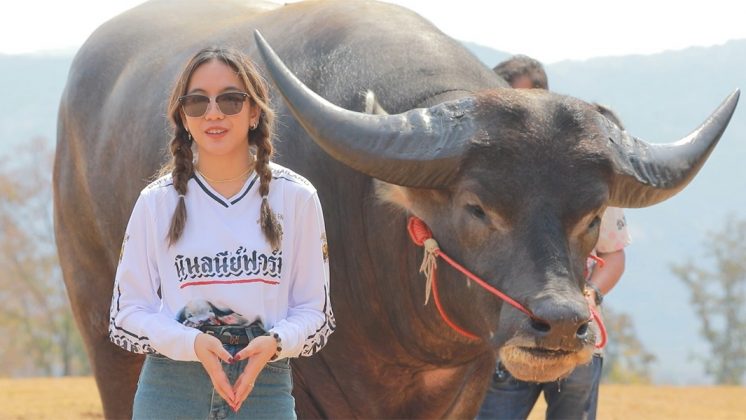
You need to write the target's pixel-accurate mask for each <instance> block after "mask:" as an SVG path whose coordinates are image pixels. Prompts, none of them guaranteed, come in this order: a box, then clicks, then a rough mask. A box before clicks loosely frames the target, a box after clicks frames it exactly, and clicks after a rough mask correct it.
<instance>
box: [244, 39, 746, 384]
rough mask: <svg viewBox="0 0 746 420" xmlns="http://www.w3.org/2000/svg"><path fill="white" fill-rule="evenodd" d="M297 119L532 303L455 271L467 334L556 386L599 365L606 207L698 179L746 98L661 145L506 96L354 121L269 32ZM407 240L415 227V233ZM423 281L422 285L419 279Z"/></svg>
mask: <svg viewBox="0 0 746 420" xmlns="http://www.w3.org/2000/svg"><path fill="white" fill-rule="evenodd" d="M257 42H258V44H259V50H260V52H261V53H262V55H263V57H264V59H265V61H266V64H267V68H268V69H269V72H270V74H271V76H272V78H273V79H274V81H275V83H276V85H277V87H278V88H279V91H280V93H281V94H282V95H283V97H284V98H285V100H286V102H287V104H288V106H289V108H290V109H291V111H292V112H293V114H294V115H295V117H296V118H297V119H298V121H299V122H300V124H301V125H302V126H303V127H304V128H305V129H306V131H307V132H308V133H309V135H310V136H311V137H312V138H313V139H314V140H315V141H316V142H317V143H318V144H319V145H320V146H321V147H322V148H323V149H324V150H326V152H327V153H329V154H330V155H331V156H332V157H333V158H335V159H337V160H339V161H341V162H343V163H345V164H347V165H348V166H350V167H352V168H354V169H356V170H358V171H360V172H363V173H365V174H367V175H369V176H370V177H372V178H375V179H376V180H377V181H375V182H376V190H377V193H378V196H379V197H380V198H382V199H384V200H386V201H389V202H391V203H394V204H396V205H397V206H399V207H401V208H402V209H404V210H406V211H407V212H409V213H411V214H414V215H416V216H418V217H419V218H421V219H422V220H424V221H425V222H426V223H427V224H428V225H429V227H430V228H431V229H432V231H433V233H434V236H435V238H436V239H437V240H438V242H439V243H440V246H441V248H442V249H443V251H444V252H446V253H447V254H449V255H450V256H451V257H452V258H454V259H456V260H457V261H459V262H460V263H461V264H462V265H464V266H466V267H467V268H468V269H470V270H471V271H472V272H474V273H476V274H477V275H479V276H480V277H481V278H482V279H484V280H486V281H487V282H488V283H490V284H491V285H493V286H494V287H497V288H498V289H500V290H502V291H503V292H505V293H507V294H508V295H509V296H511V297H512V298H513V299H515V300H517V301H518V302H521V303H522V304H523V305H524V306H525V307H526V308H528V309H529V310H530V311H531V312H532V313H533V315H534V316H533V317H527V316H526V315H524V314H523V313H522V312H519V311H518V310H516V309H514V308H513V307H511V306H509V305H503V304H502V303H501V302H500V301H499V300H497V299H495V298H494V297H493V296H492V295H489V294H487V293H485V292H484V291H482V290H479V289H478V288H475V287H468V285H467V284H466V282H465V281H464V280H463V277H461V276H460V275H457V274H456V273H455V272H449V271H447V270H441V271H444V272H445V273H444V274H446V275H448V276H450V277H451V281H449V280H443V281H442V282H441V285H442V286H441V287H442V294H443V295H444V296H446V297H445V299H447V300H449V301H451V302H456V304H452V305H451V306H450V307H451V308H452V310H453V311H454V312H455V315H456V316H457V317H458V319H459V320H461V321H462V323H464V327H465V328H468V329H470V330H471V331H473V332H475V333H477V334H479V336H481V337H482V338H483V339H485V340H487V341H489V342H491V344H492V345H493V347H494V348H495V349H497V350H499V353H500V356H501V360H502V361H503V363H504V364H505V366H506V367H507V368H508V370H510V371H511V373H512V374H513V375H514V376H516V377H517V378H520V379H524V380H533V381H549V380H554V379H557V378H559V377H561V376H564V375H566V374H567V373H569V372H570V371H571V370H572V369H573V368H574V367H575V366H576V365H577V364H579V363H585V362H587V361H588V360H589V359H590V356H591V354H592V351H593V346H594V342H595V340H596V337H595V336H594V333H593V330H592V329H591V328H589V319H590V313H589V309H588V306H587V303H586V301H585V299H584V296H583V292H582V291H583V287H584V273H583V271H584V267H585V261H586V258H587V256H588V255H589V253H590V252H591V250H592V249H593V247H594V245H595V243H596V240H597V238H598V230H599V221H600V218H601V215H602V214H603V212H604V210H605V209H606V207H607V206H615V207H626V208H630V207H645V206H650V205H653V204H655V203H658V202H660V201H662V200H665V199H667V198H669V197H671V196H673V195H674V194H676V193H677V192H678V191H680V190H681V189H682V188H684V187H685V186H686V185H687V184H688V183H689V181H691V179H692V178H693V177H694V176H695V175H696V173H697V172H698V171H699V169H700V168H701V167H702V165H703V164H704V162H705V160H706V159H707V157H708V156H709V154H710V152H711V151H712V149H713V148H714V146H715V144H716V143H717V141H718V139H719V138H720V136H721V134H722V133H723V131H724V130H725V127H726V126H727V124H728V121H729V119H730V117H731V115H732V113H733V111H734V109H735V106H736V103H737V101H738V96H739V93H738V91H736V92H734V93H733V94H731V95H730V96H729V97H728V98H727V99H726V100H725V101H724V103H723V104H722V105H721V106H720V107H719V108H718V109H717V110H716V111H715V112H714V113H713V114H712V115H711V116H710V117H709V118H708V119H707V120H706V121H705V122H704V123H703V124H702V125H701V126H700V127H699V128H697V129H696V130H695V131H694V132H692V134H690V135H689V136H687V137H685V138H684V139H682V140H679V141H677V142H675V143H671V144H663V145H661V144H649V143H646V142H644V141H642V140H639V139H637V138H635V137H632V136H630V135H629V134H627V133H626V132H625V131H622V130H621V129H620V128H619V127H617V126H616V125H615V124H613V123H611V122H609V121H608V120H607V119H606V118H604V117H603V116H602V115H601V114H599V113H598V112H597V111H596V109H595V108H594V107H593V106H592V105H590V104H587V103H585V102H582V101H579V100H576V99H573V98H569V97H565V96H560V95H557V94H553V93H550V92H547V91H543V90H512V89H496V90H489V91H484V92H479V93H477V94H475V95H474V96H472V97H466V98H464V99H460V100H456V101H450V102H445V103H442V104H439V105H436V106H433V107H431V108H427V109H414V110H411V111H407V112H404V113H402V114H398V115H370V114H363V113H356V112H351V111H347V110H344V109H341V108H339V107H337V106H335V105H333V104H331V103H329V102H327V101H326V100H324V99H323V98H321V97H319V96H318V95H316V94H315V93H313V92H312V91H310V90H309V89H308V88H307V87H305V86H304V85H303V84H302V83H301V82H300V81H299V80H298V79H297V78H295V76H294V75H293V74H292V73H291V72H290V71H289V70H288V69H287V68H286V67H285V66H284V64H283V63H282V62H281V61H280V60H279V58H278V57H277V56H276V55H275V53H274V52H273V51H272V50H271V49H270V47H269V46H268V45H267V44H266V42H265V41H264V40H263V39H262V38H261V36H260V35H258V34H257ZM402 228H404V227H402ZM413 275H414V273H413Z"/></svg>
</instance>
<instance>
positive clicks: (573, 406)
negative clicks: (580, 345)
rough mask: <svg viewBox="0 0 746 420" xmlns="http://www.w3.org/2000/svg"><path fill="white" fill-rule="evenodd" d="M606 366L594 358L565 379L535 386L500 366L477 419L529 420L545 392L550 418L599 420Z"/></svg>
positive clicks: (599, 359) (547, 413)
mask: <svg viewBox="0 0 746 420" xmlns="http://www.w3.org/2000/svg"><path fill="white" fill-rule="evenodd" d="M602 367H603V359H602V358H601V356H599V355H594V356H593V359H592V360H591V363H590V364H587V365H581V366H578V367H577V368H575V370H574V371H573V372H572V373H571V374H570V376H568V377H567V378H565V379H562V380H560V381H555V382H545V383H535V382H523V381H519V380H518V379H515V378H513V376H511V375H510V373H508V371H507V370H505V368H504V367H502V365H501V364H500V363H498V365H497V369H496V371H495V375H494V376H493V378H492V382H491V384H490V388H489V389H488V390H487V395H486V396H485V397H484V401H483V402H482V407H481V408H480V409H479V414H478V415H477V418H478V419H501V420H515V419H525V418H527V417H528V415H529V413H531V409H533V407H534V404H535V403H536V400H537V399H538V398H539V394H541V393H542V391H543V392H544V399H545V400H546V402H547V412H546V418H547V419H572V420H580V419H584V420H585V419H587V420H595V418H596V407H597V405H598V385H599V383H600V382H601V368H602Z"/></svg>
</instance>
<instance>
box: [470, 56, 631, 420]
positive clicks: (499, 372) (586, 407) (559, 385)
mask: <svg viewBox="0 0 746 420" xmlns="http://www.w3.org/2000/svg"><path fill="white" fill-rule="evenodd" d="M494 70H495V72H496V73H497V74H498V75H500V76H501V77H503V78H504V79H505V80H506V81H508V83H510V84H511V87H513V88H516V89H520V88H533V89H547V88H548V83H547V79H546V73H545V71H544V68H543V66H542V65H541V63H540V62H538V61H536V60H534V59H532V58H530V57H526V56H522V55H517V56H514V57H512V58H510V59H508V60H506V61H504V62H502V63H500V64H499V65H497V66H496V67H495V69H494ZM594 106H595V107H596V110H597V111H598V112H599V113H600V114H602V115H603V116H604V117H606V118H607V119H608V120H609V121H611V122H612V123H614V124H616V125H617V126H619V128H621V129H624V127H623V126H622V123H621V121H620V120H619V118H618V117H617V115H616V114H615V113H614V112H613V111H612V110H611V109H609V108H607V107H605V106H603V105H599V104H594ZM600 223H601V226H600V228H599V237H598V241H597V242H596V246H595V248H594V250H593V254H595V255H596V256H597V257H598V258H600V259H602V260H603V261H604V263H603V265H601V264H599V263H596V261H595V260H594V259H591V258H589V260H588V261H589V264H588V273H589V275H588V277H587V279H586V297H587V299H588V301H589V305H592V306H594V307H595V308H596V309H597V311H598V312H600V308H599V307H600V305H601V302H602V301H603V297H604V296H605V295H606V294H607V293H609V292H610V291H611V290H612V289H613V288H614V286H615V285H616V284H617V283H618V282H619V279H620V278H621V276H622V274H623V273H624V265H625V253H624V248H625V247H626V246H627V245H629V243H630V242H631V240H630V236H629V233H628V231H627V222H626V219H625V217H624V211H623V210H622V209H620V208H616V207H608V208H607V209H606V211H605V212H604V214H603V216H602V218H601V220H600ZM596 332H598V331H596ZM602 368H603V353H602V350H601V349H597V350H596V352H595V354H594V355H593V358H592V360H591V362H590V363H589V364H587V365H582V366H578V367H577V368H576V369H575V370H574V371H573V372H572V373H571V374H570V375H569V376H568V377H566V378H563V379H561V380H558V381H554V382H546V383H535V382H526V381H521V380H518V379H515V378H513V377H512V376H511V375H510V373H509V372H508V371H507V370H506V369H505V367H504V366H503V365H502V364H501V363H500V361H499V360H498V361H497V367H496V369H495V374H494V375H493V378H492V381H491V383H490V387H489V389H488V390H487V394H486V396H485V398H484V401H483V402H482V406H481V407H480V411H479V414H478V415H477V418H478V419H525V418H527V417H528V415H529V414H530V413H531V410H532V409H533V407H534V404H536V400H537V399H538V398H539V395H540V394H541V393H543V394H544V399H545V401H546V403H547V411H546V418H547V419H589V420H593V419H595V418H596V411H597V406H598V390H599V384H600V382H601V371H602Z"/></svg>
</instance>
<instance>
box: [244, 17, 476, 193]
mask: <svg viewBox="0 0 746 420" xmlns="http://www.w3.org/2000/svg"><path fill="white" fill-rule="evenodd" d="M254 35H255V38H256V43H257V45H258V47H259V52H260V53H261V55H262V58H263V59H264V61H265V63H266V65H267V69H268V71H269V74H270V76H271V77H272V79H273V80H274V82H275V85H276V86H277V88H278V90H279V91H280V93H281V94H282V96H283V97H284V98H285V102H286V103H287V105H288V107H289V108H290V111H291V112H292V113H293V115H294V116H295V118H296V119H297V120H298V122H299V123H300V124H301V125H302V126H303V128H304V129H305V130H306V132H307V133H308V134H309V135H310V136H311V138H313V139H314V141H315V142H316V143H317V144H318V145H319V146H320V147H321V148H322V149H324V150H325V151H326V152H327V153H328V154H329V155H330V156H332V157H333V158H334V159H336V160H338V161H340V162H342V163H344V164H346V165H348V166H350V167H351V168H353V169H355V170H357V171H360V172H363V173H365V174H367V175H369V176H371V177H373V178H377V179H380V180H382V181H386V182H389V183H392V184H397V185H402V186H407V187H417V188H439V187H444V186H446V185H448V184H449V183H450V182H451V181H452V180H453V178H454V177H455V175H456V173H457V172H458V169H459V164H460V162H461V158H462V156H463V153H464V150H465V148H466V145H467V143H468V141H469V139H470V138H471V137H472V135H473V133H474V131H475V129H474V127H475V124H474V122H473V120H472V117H471V116H470V113H469V112H468V111H469V110H470V109H472V108H473V105H474V99H473V98H465V99H461V100H456V101H451V102H445V103H443V104H439V105H436V106H433V107H431V108H419V109H413V110H411V111H407V112H404V113H402V114H397V115H369V114H364V113H359V112H353V111H349V110H346V109H343V108H340V107H338V106H336V105H334V104H332V103H330V102H329V101H327V100H326V99H324V98H322V97H321V96H319V95H317V94H316V93H314V92H313V91H311V89H309V88H308V87H306V86H305V85H304V84H303V82H301V81H300V80H298V78H297V77H295V75H294V74H293V73H292V72H291V71H290V70H289V69H288V68H287V67H286V66H285V64H284V63H283V62H282V60H280V58H279V57H278V56H277V54H276V53H275V52H274V51H273V50H272V48H271V47H270V46H269V44H268V43H267V41H265V40H264V38H263V37H262V35H261V34H260V33H259V31H255V32H254Z"/></svg>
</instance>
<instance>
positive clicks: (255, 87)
mask: <svg viewBox="0 0 746 420" xmlns="http://www.w3.org/2000/svg"><path fill="white" fill-rule="evenodd" d="M213 60H220V61H221V62H223V63H225V64H226V65H228V66H229V67H230V68H232V69H233V71H235V72H236V73H237V74H238V77H239V78H240V79H241V81H242V82H243V84H244V86H245V88H246V93H248V94H249V95H250V97H251V98H250V100H251V101H253V102H254V103H255V104H256V105H258V106H259V108H260V110H261V112H260V115H259V122H258V124H257V126H256V128H254V129H250V130H249V145H252V146H254V147H255V149H256V166H255V170H256V172H257V174H258V175H259V194H260V195H261V197H262V204H261V211H260V214H261V216H260V223H261V227H262V232H263V233H264V236H265V237H266V238H267V241H268V242H269V243H270V245H271V246H272V249H275V250H276V249H279V248H280V242H281V240H282V226H281V225H280V223H279V222H278V220H277V216H276V215H275V213H274V212H273V211H272V209H271V208H270V207H269V201H268V200H267V196H268V195H269V183H270V182H271V181H272V171H271V170H270V168H269V160H270V158H271V157H272V153H273V149H272V130H273V123H274V117H275V114H274V112H273V111H272V109H271V108H270V107H269V89H268V88H267V83H266V82H265V81H264V79H263V78H262V77H261V75H260V74H259V72H258V71H257V69H256V67H255V66H254V63H252V62H251V59H250V58H249V57H248V56H247V55H246V54H244V53H242V52H240V51H238V50H235V49H232V48H218V47H210V48H205V49H203V50H201V51H199V52H198V53H197V54H195V55H194V57H192V58H191V59H190V60H189V62H188V63H187V65H186V67H184V70H183V71H182V72H181V75H180V76H179V78H178V80H177V81H176V85H175V86H174V88H173V90H172V91H171V97H170V98H169V101H168V116H169V121H170V122H171V124H172V125H173V130H174V136H173V138H172V139H171V141H170V143H169V149H170V151H171V157H172V158H171V161H170V162H168V163H167V164H165V165H164V166H163V167H162V168H161V170H160V171H159V173H160V176H163V175H166V174H168V173H170V174H171V176H172V178H173V182H174V189H175V190H176V192H177V193H178V194H179V202H178V204H177V205H176V210H174V215H173V217H172V218H171V227H170V228H169V231H168V242H169V244H170V245H173V244H174V243H176V241H178V240H179V238H180V237H181V235H182V234H183V233H184V226H185V225H186V221H187V211H186V203H185V201H184V196H185V195H186V194H187V183H188V182H189V179H190V178H191V177H192V176H194V164H193V159H194V155H193V154H192V137H191V135H190V134H189V132H188V131H187V129H186V123H185V122H184V119H183V115H182V112H181V106H180V103H179V97H181V96H183V95H185V94H186V93H187V92H186V91H187V87H188V86H189V80H190V79H191V77H192V74H194V72H195V70H197V68H198V67H199V66H201V65H203V64H205V63H208V62H210V61H213Z"/></svg>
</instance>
